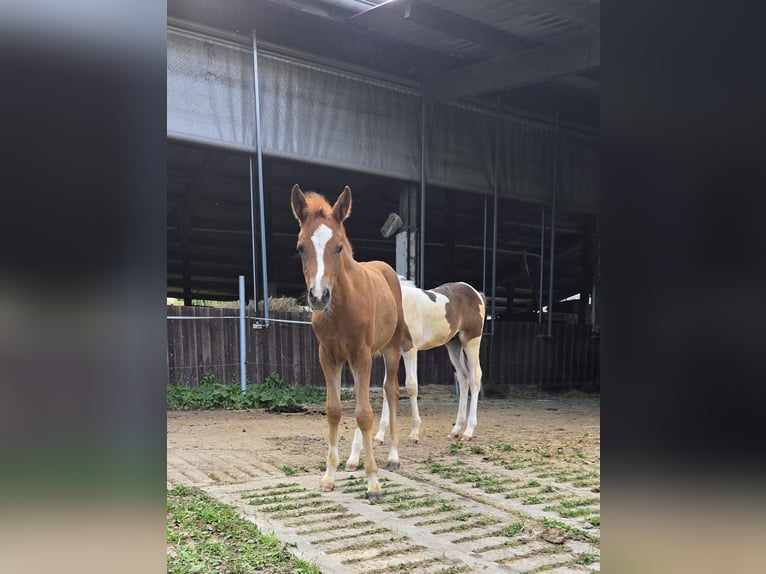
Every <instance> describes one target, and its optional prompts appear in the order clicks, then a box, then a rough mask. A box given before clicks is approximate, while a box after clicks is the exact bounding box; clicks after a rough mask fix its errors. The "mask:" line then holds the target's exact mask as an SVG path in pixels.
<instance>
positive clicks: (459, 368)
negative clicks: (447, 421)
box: [446, 339, 473, 440]
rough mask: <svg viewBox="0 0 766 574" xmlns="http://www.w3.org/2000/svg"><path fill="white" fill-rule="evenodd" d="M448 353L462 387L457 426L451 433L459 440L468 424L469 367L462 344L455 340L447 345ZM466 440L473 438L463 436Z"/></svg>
mask: <svg viewBox="0 0 766 574" xmlns="http://www.w3.org/2000/svg"><path fill="white" fill-rule="evenodd" d="M446 347H447V351H448V352H449V359H450V362H451V363H452V366H453V367H454V368H455V373H456V374H457V381H458V385H459V386H460V399H459V400H458V406H457V417H456V418H455V426H454V427H452V430H451V431H450V433H449V437H450V438H457V437H458V436H460V431H461V430H462V429H463V426H465V422H466V407H467V405H468V377H469V373H468V370H467V367H466V365H465V363H464V361H463V347H462V346H461V345H460V342H459V341H457V340H455V339H453V340H451V341H450V342H449V343H447V344H446ZM463 438H464V440H471V438H473V437H472V436H470V435H469V436H466V435H464V436H463Z"/></svg>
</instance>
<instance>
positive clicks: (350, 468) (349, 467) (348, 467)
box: [346, 463, 359, 472]
mask: <svg viewBox="0 0 766 574" xmlns="http://www.w3.org/2000/svg"><path fill="white" fill-rule="evenodd" d="M358 468H359V465H358V464H349V463H346V470H347V471H348V472H354V471H355V470H357V469H358Z"/></svg>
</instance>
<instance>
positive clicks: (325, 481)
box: [319, 346, 343, 492]
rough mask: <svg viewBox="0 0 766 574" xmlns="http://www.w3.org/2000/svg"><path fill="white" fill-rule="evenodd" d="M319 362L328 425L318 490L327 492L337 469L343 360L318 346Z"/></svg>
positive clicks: (332, 483)
mask: <svg viewBox="0 0 766 574" xmlns="http://www.w3.org/2000/svg"><path fill="white" fill-rule="evenodd" d="M319 363H320V364H321V365H322V371H323V372H324V377H325V383H326V385H327V423H328V425H329V446H328V449H327V469H326V470H325V474H324V476H323V477H322V481H321V482H320V483H319V490H321V491H322V492H328V491H331V490H333V489H334V488H335V471H336V470H337V469H338V462H339V461H340V459H339V456H338V426H339V425H340V417H341V410H342V409H341V404H340V377H341V369H342V367H343V362H335V361H333V360H332V359H331V358H330V356H329V355H328V354H327V353H326V352H325V351H324V349H323V347H321V346H320V347H319Z"/></svg>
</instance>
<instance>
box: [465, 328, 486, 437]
mask: <svg viewBox="0 0 766 574" xmlns="http://www.w3.org/2000/svg"><path fill="white" fill-rule="evenodd" d="M480 347H481V337H476V338H475V339H471V340H470V341H468V342H467V343H465V345H464V346H463V350H464V351H465V360H466V363H467V366H468V374H469V376H468V382H469V385H470V387H471V405H470V407H469V410H468V424H467V425H466V427H465V432H464V433H463V440H471V439H472V438H473V431H474V429H475V428H476V423H477V422H478V415H477V409H478V404H479V391H480V390H481V374H482V373H481V365H480V364H479V349H480Z"/></svg>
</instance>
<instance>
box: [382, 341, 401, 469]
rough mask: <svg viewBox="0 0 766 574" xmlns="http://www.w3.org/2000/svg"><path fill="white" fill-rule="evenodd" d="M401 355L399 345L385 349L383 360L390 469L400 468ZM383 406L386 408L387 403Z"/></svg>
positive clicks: (388, 466)
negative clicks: (399, 408) (397, 428)
mask: <svg viewBox="0 0 766 574" xmlns="http://www.w3.org/2000/svg"><path fill="white" fill-rule="evenodd" d="M400 357H401V351H400V350H399V348H398V347H388V348H386V349H383V360H384V361H385V363H386V379H385V383H384V384H383V391H384V393H385V397H386V403H388V421H389V431H390V433H391V448H390V449H389V451H388V465H387V467H386V468H388V470H396V469H398V468H399V435H398V434H397V431H396V408H397V405H398V404H399V378H398V374H397V370H398V369H399V358H400ZM383 408H384V410H385V405H384V407H383ZM381 418H382V416H381Z"/></svg>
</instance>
